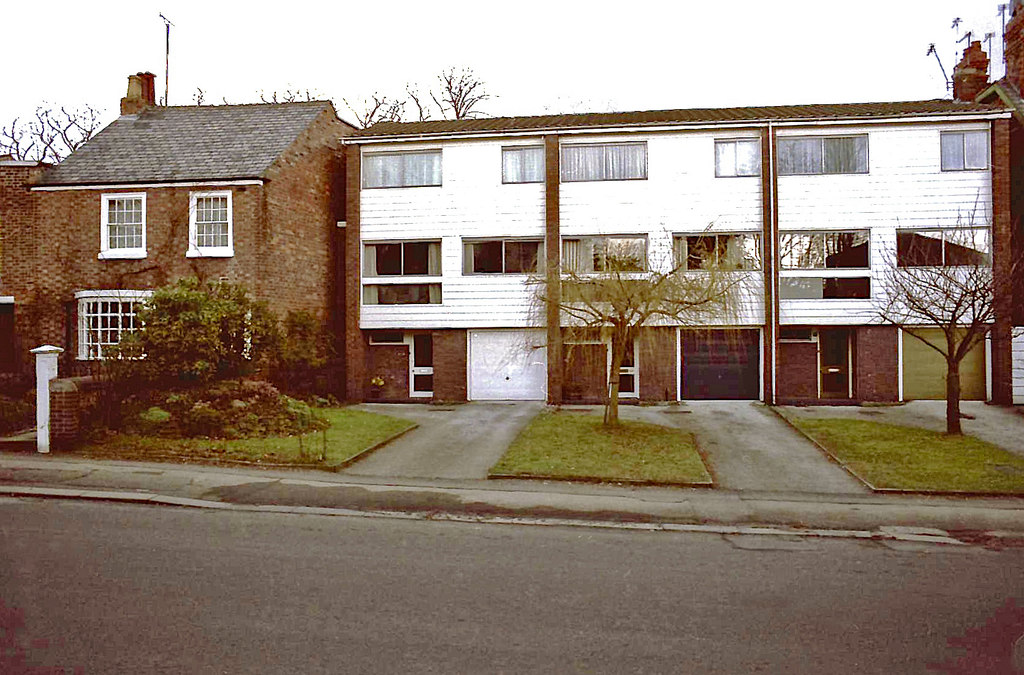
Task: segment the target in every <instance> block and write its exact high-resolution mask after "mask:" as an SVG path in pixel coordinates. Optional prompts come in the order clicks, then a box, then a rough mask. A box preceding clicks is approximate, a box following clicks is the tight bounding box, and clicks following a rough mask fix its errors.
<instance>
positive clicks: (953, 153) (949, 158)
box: [940, 134, 964, 171]
mask: <svg viewBox="0 0 1024 675" xmlns="http://www.w3.org/2000/svg"><path fill="white" fill-rule="evenodd" d="M940 139H941V140H940V143H941V145H942V170H943V171H959V170H960V169H962V168H964V136H963V134H942V136H941V137H940Z"/></svg>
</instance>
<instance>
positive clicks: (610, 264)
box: [593, 237, 647, 272]
mask: <svg viewBox="0 0 1024 675" xmlns="http://www.w3.org/2000/svg"><path fill="white" fill-rule="evenodd" d="M593 251H594V254H593V260H594V267H593V269H594V271H597V272H612V271H615V272H643V271H644V270H645V269H646V252H647V240H645V239H639V238H630V239H627V238H618V237H604V238H601V239H595V240H594V242H593Z"/></svg>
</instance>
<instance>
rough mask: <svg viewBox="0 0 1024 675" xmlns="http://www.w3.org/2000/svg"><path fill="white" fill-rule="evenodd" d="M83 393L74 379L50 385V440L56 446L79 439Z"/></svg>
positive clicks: (54, 382) (58, 381) (55, 381)
mask: <svg viewBox="0 0 1024 675" xmlns="http://www.w3.org/2000/svg"><path fill="white" fill-rule="evenodd" d="M81 410H82V392H81V391H80V390H79V388H78V386H77V385H76V384H75V381H74V380H73V379H70V378H69V379H63V380H54V381H53V382H51V383H50V440H51V441H53V442H54V443H55V444H59V443H62V442H67V441H73V440H74V439H76V438H78V432H79V426H80V423H81Z"/></svg>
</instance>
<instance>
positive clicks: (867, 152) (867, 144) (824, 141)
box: [776, 134, 871, 176]
mask: <svg viewBox="0 0 1024 675" xmlns="http://www.w3.org/2000/svg"><path fill="white" fill-rule="evenodd" d="M851 138H863V139H864V170H863V171H826V170H825V166H826V164H827V160H826V158H825V155H826V153H827V152H828V141H833V140H841V139H851ZM786 141H818V142H819V143H821V165H820V166H819V167H818V168H817V169H816V170H814V171H786V170H784V168H783V167H782V163H781V161H778V160H777V161H778V174H779V175H780V176H865V175H867V174H869V173H871V139H870V137H869V136H868V134H841V135H836V136H804V135H801V136H780V137H779V139H778V143H779V144H781V143H784V142H786ZM776 154H777V155H778V154H781V150H778V151H777V153H776Z"/></svg>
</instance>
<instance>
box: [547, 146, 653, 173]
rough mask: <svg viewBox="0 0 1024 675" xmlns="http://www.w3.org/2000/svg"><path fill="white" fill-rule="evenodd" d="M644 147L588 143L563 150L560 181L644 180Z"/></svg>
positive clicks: (645, 155) (645, 171) (645, 156)
mask: <svg viewBox="0 0 1024 675" xmlns="http://www.w3.org/2000/svg"><path fill="white" fill-rule="evenodd" d="M646 179H647V143H646V142H645V141H640V142H630V143H587V144H574V145H563V146H562V181H563V182H565V183H571V182H577V181H592V180H646Z"/></svg>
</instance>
